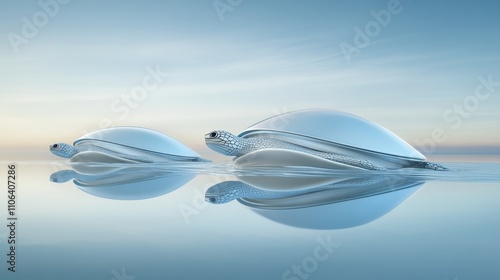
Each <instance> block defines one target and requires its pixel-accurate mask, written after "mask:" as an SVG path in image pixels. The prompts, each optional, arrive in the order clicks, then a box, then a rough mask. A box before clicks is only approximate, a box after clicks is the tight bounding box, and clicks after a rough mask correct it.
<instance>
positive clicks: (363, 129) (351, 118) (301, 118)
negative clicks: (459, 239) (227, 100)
mask: <svg viewBox="0 0 500 280" xmlns="http://www.w3.org/2000/svg"><path fill="white" fill-rule="evenodd" d="M205 142H206V144H207V146H208V147H210V148H211V149H213V150H214V151H217V152H219V153H221V154H223V155H227V156H235V157H236V159H238V160H239V161H240V162H246V163H248V162H249V161H250V162H252V161H253V162H255V161H256V159H260V162H259V164H261V165H262V164H264V165H265V163H266V162H265V161H267V160H269V159H273V157H276V156H279V157H281V158H284V159H286V161H288V162H289V163H290V164H292V165H293V164H294V162H299V163H300V162H311V158H319V159H323V160H328V161H330V162H334V163H337V164H339V165H341V166H350V167H355V168H362V169H368V170H387V169H398V168H404V167H412V168H426V169H432V170H439V171H445V170H448V168H446V167H444V166H442V165H440V164H437V163H432V162H426V161H425V160H426V158H425V157H424V156H423V155H422V154H421V153H420V152H418V151H417V150H416V149H415V148H413V147H412V146H411V145H409V144H408V143H406V142H405V141H404V140H402V139H401V138H399V137H398V136H397V135H395V134H394V133H392V132H390V131H389V130H387V129H385V128H384V127H382V126H380V125H378V124H375V123H373V122H370V121H368V120H365V119H363V118H360V117H358V116H355V115H351V114H347V113H344V112H339V111H333V110H302V111H295V112H290V113H285V114H281V115H278V116H274V117H271V118H269V119H266V120H263V121H261V122H259V123H256V124H254V125H252V126H251V127H249V128H247V129H246V130H244V131H242V132H241V133H239V134H238V135H234V134H231V133H229V132H227V131H223V130H215V131H212V132H209V133H207V134H206V135H205ZM242 158H245V160H240V159H242ZM262 158H264V159H265V160H264V161H262V160H261V159H262ZM304 159H307V161H305V160H304ZM282 163H283V164H285V165H286V164H287V162H282Z"/></svg>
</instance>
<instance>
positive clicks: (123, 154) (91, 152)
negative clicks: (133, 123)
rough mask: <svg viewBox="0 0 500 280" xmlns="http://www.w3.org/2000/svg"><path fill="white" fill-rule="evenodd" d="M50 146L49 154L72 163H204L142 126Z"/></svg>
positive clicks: (100, 132)
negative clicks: (71, 143) (69, 143)
mask: <svg viewBox="0 0 500 280" xmlns="http://www.w3.org/2000/svg"><path fill="white" fill-rule="evenodd" d="M73 145H74V146H71V145H68V144H65V143H55V144H52V145H50V151H51V152H52V153H53V154H55V155H57V156H60V157H63V158H70V159H71V162H102V163H155V162H165V161H195V162H196V161H206V160H204V159H202V158H201V157H200V156H199V155H198V154H197V153H196V152H194V151H193V150H191V149H190V148H188V147H186V146H185V145H183V144H181V143H180V142H178V141H177V140H175V139H173V138H171V137H169V136H167V135H164V134H162V133H159V132H157V131H154V130H151V129H146V128H141V127H113V128H107V129H102V130H98V131H94V132H91V133H89V134H86V135H84V136H82V137H80V138H78V139H77V140H75V141H74V143H73Z"/></svg>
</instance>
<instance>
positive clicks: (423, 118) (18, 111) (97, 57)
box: [0, 1, 500, 151]
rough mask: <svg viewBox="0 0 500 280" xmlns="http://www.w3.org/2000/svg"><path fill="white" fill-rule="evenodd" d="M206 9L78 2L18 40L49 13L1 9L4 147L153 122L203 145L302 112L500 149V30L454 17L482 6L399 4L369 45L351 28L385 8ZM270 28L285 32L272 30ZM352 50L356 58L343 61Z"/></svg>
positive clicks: (427, 140) (413, 138)
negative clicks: (304, 17)
mask: <svg viewBox="0 0 500 280" xmlns="http://www.w3.org/2000/svg"><path fill="white" fill-rule="evenodd" d="M209 2H210V1H209ZM209 2H207V3H205V4H199V3H184V2H182V3H173V2H171V1H166V2H158V3H157V5H155V6H154V7H153V6H145V7H142V6H140V4H138V3H135V4H134V3H128V2H127V3H121V4H120V5H122V6H121V7H119V8H120V11H121V12H120V13H111V12H110V11H113V10H116V9H117V8H118V7H115V6H113V4H111V3H101V2H99V7H100V8H99V9H93V8H92V3H93V1H89V2H85V3H81V2H76V1H72V2H70V3H68V4H65V5H61V6H60V7H59V8H60V9H59V10H58V13H57V14H56V15H54V17H51V18H50V21H49V22H48V23H47V24H46V25H45V26H43V27H39V28H37V32H35V33H33V34H34V35H33V37H32V38H29V40H28V39H26V42H25V41H22V43H20V42H19V41H12V40H13V39H12V38H14V37H12V36H13V35H12V34H17V35H19V36H22V35H23V33H22V32H23V30H24V31H26V30H25V29H26V27H23V21H22V20H20V19H21V18H22V17H23V16H27V17H28V18H31V17H30V15H32V14H33V13H34V12H33V11H37V10H40V9H41V8H40V7H39V6H38V5H39V4H37V3H36V2H32V3H24V2H23V3H17V2H11V3H9V4H3V5H4V6H8V7H5V8H4V9H2V10H1V11H0V15H1V16H2V17H1V20H0V21H1V22H2V25H1V27H0V33H2V34H7V35H8V34H11V35H9V36H7V37H6V38H7V39H5V40H3V41H2V42H1V43H0V61H1V63H0V97H1V102H0V119H1V128H2V139H1V142H0V149H1V150H2V151H8V150H13V149H44V148H45V147H48V145H49V144H51V143H54V142H70V143H71V142H72V141H73V140H75V139H76V138H78V137H80V136H81V135H83V134H85V133H86V132H89V131H93V130H97V129H100V128H104V127H109V126H142V127H147V128H151V129H155V130H158V131H160V132H163V133H165V134H167V135H170V136H172V137H174V138H176V139H178V140H179V141H181V142H182V143H185V144H186V145H188V146H190V147H192V148H193V149H201V148H202V147H204V140H203V135H204V134H205V133H206V132H208V131H210V130H213V129H225V130H228V131H232V132H235V133H236V132H239V131H241V130H243V129H244V128H246V127H248V126H250V125H252V124H253V123H255V122H258V121H260V120H263V119H265V118H268V117H271V116H273V115H276V114H279V113H284V112H288V111H293V110H300V109H306V108H326V109H335V110H341V111H345V112H349V113H352V114H355V115H359V116H361V117H363V118H366V119H369V120H371V121H373V122H375V123H378V124H380V125H382V126H384V127H386V128H387V129H389V130H391V131H393V132H394V133H395V134H397V135H399V136H400V137H401V138H403V139H404V140H406V141H407V142H408V143H410V144H412V145H414V146H415V147H416V148H417V149H419V147H420V150H422V148H423V149H425V147H428V146H429V145H435V146H439V147H446V146H450V147H456V146H464V147H466V146H467V147H481V146H497V147H498V146H500V111H499V110H498V105H499V104H500V72H499V71H500V69H499V68H498V61H499V60H500V56H499V53H498V50H497V48H496V47H495V46H497V45H498V44H497V43H498V38H492V37H491V34H494V31H496V29H495V28H496V27H495V25H494V24H491V25H481V23H480V22H479V21H475V20H473V19H471V20H470V21H466V22H465V21H463V20H458V19H462V18H470V17H471V16H473V15H475V13H474V11H475V12H477V15H480V14H481V12H483V11H480V10H481V8H480V7H477V6H478V5H473V4H470V5H472V6H471V7H469V8H468V9H463V10H462V9H456V10H454V11H455V12H454V13H453V18H454V19H457V20H456V21H441V20H442V18H441V17H436V18H433V17H429V16H425V15H424V14H425V12H424V11H423V10H422V9H421V7H420V6H419V3H406V2H405V3H403V2H401V4H400V5H401V6H399V7H398V10H397V11H399V12H397V13H396V12H394V11H393V12H394V13H393V15H392V21H391V22H389V23H388V24H387V26H385V27H381V28H382V29H381V30H380V32H379V34H376V36H375V35H374V36H373V38H369V40H370V44H368V45H363V46H360V45H356V42H357V41H359V40H361V39H362V37H363V35H359V34H358V33H357V31H356V30H358V29H356V28H355V27H358V26H359V27H365V25H366V24H368V23H370V22H371V21H370V20H375V19H373V18H372V14H373V13H370V11H371V10H375V11H379V10H380V9H383V8H384V7H386V6H387V3H386V2H383V1H382V2H380V3H379V4H380V5H375V4H374V3H370V4H366V9H365V10H363V9H360V8H357V9H356V11H358V12H359V13H353V14H350V17H348V18H347V17H346V16H345V15H343V13H342V11H341V9H338V7H336V6H335V3H333V2H332V1H320V2H318V3H317V5H318V6H315V5H310V4H307V3H295V5H287V7H286V10H287V13H278V12H277V11H279V10H281V9H282V8H284V7H281V6H282V5H285V4H283V3H282V4H278V3H265V4H264V3H250V2H248V3H244V5H241V6H239V7H238V8H237V9H236V10H234V11H233V12H227V13H226V14H224V20H221V18H220V15H218V14H217V13H216V11H214V8H213V6H212V5H211V4H210V3H209ZM263 5H264V6H265V7H263ZM349 5H351V4H349ZM352 5H354V4H352ZM436 5H441V4H436ZM442 5H444V4H442ZM464 5H465V4H464ZM139 8H140V9H146V10H147V12H144V13H136V12H135V10H136V9H139ZM344 8H345V7H344ZM447 8H450V7H448V6H447ZM86 11H91V12H92V17H93V19H94V20H93V21H88V20H86V19H87V17H88V14H87V13H86ZM307 11H310V12H314V13H317V17H316V18H315V19H314V20H311V21H310V22H309V23H308V24H309V25H308V28H306V27H304V26H303V24H304V22H301V21H297V20H296V18H297V17H299V16H300V15H301V14H303V13H305V12H307ZM450 15H451V14H450ZM193 19H196V21H193ZM275 21H281V22H282V24H280V28H279V30H274V29H272V28H268V26H270V25H272V23H273V22H275ZM174 27H175V28H174ZM437 27H439V28H437ZM23 28H24V29H23ZM439 30H446V32H445V33H444V35H445V36H444V35H443V33H442V32H441V31H439ZM26 32H28V31H26ZM360 36H361V37H360ZM364 36H366V34H365V35H364ZM443 36H444V37H443ZM16 38H17V37H16ZM366 38H368V37H366ZM366 38H365V39H366ZM483 41H484V42H483ZM346 44H347V45H350V46H355V47H356V46H357V47H356V48H357V50H352V49H351V51H352V52H351V53H349V54H346V50H345V46H346ZM332 133H335V132H332Z"/></svg>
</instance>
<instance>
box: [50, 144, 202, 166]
mask: <svg viewBox="0 0 500 280" xmlns="http://www.w3.org/2000/svg"><path fill="white" fill-rule="evenodd" d="M50 150H51V151H52V153H54V154H56V155H58V156H61V157H64V158H72V157H74V156H75V155H77V154H78V153H81V152H99V153H103V154H108V155H111V156H115V157H119V158H123V159H127V160H131V161H135V162H141V163H157V162H162V160H158V159H152V158H149V157H148V156H138V155H129V154H124V153H119V152H116V151H113V150H111V149H106V148H103V147H100V146H97V145H92V144H85V145H80V146H76V147H73V146H71V145H68V144H65V143H57V144H54V145H51V146H50ZM172 157H175V156H172ZM179 158H180V159H182V157H179ZM168 159H169V158H168V156H165V160H168ZM186 160H187V161H200V162H201V161H207V160H205V159H202V158H187V159H186Z"/></svg>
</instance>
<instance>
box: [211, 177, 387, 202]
mask: <svg viewBox="0 0 500 280" xmlns="http://www.w3.org/2000/svg"><path fill="white" fill-rule="evenodd" d="M384 180H386V178H385V177H381V176H377V177H369V178H359V179H352V180H347V181H343V182H336V183H332V184H327V185H323V186H319V187H316V188H314V189H313V190H311V189H305V190H304V189H301V190H292V191H269V190H262V189H258V188H255V187H252V186H251V185H248V184H245V183H243V182H241V181H225V182H221V183H218V184H216V185H214V186H212V187H210V188H209V189H208V190H207V192H206V193H205V201H207V202H210V203H212V204H224V203H228V202H231V201H233V200H235V199H238V198H247V199H280V198H287V197H292V196H299V195H303V194H308V193H313V192H318V191H324V190H330V189H345V188H353V187H354V188H359V187H363V186H370V185H373V184H376V183H378V182H380V181H384Z"/></svg>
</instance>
